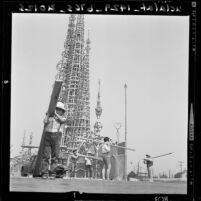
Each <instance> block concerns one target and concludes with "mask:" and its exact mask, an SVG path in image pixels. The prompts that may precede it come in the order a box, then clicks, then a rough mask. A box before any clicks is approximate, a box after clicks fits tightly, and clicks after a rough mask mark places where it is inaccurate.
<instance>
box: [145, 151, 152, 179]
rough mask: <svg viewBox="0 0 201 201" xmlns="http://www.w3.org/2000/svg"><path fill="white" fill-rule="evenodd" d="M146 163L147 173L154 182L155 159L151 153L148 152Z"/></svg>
mask: <svg viewBox="0 0 201 201" xmlns="http://www.w3.org/2000/svg"><path fill="white" fill-rule="evenodd" d="M144 163H145V164H146V165H147V173H148V177H149V181H150V182H153V169H152V166H153V160H152V158H151V156H150V155H148V154H146V158H145V159H144Z"/></svg>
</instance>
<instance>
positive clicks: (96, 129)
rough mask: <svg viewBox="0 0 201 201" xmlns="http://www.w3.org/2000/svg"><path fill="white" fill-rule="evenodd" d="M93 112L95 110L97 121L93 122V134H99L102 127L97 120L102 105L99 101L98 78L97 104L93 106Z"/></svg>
mask: <svg viewBox="0 0 201 201" xmlns="http://www.w3.org/2000/svg"><path fill="white" fill-rule="evenodd" d="M95 112H96V117H97V121H96V123H95V124H94V134H95V135H100V131H101V130H102V128H103V126H102V124H101V122H100V121H99V120H100V116H101V114H102V107H101V101H100V80H99V81H98V97H97V105H96V108H95Z"/></svg>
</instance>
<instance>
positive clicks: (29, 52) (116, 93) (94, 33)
mask: <svg viewBox="0 0 201 201" xmlns="http://www.w3.org/2000/svg"><path fill="white" fill-rule="evenodd" d="M12 17H13V20H12V69H11V70H12V78H11V82H12V85H11V145H12V154H11V156H15V155H18V154H19V152H20V150H21V147H20V146H21V144H22V139H23V135H24V132H26V144H28V138H29V135H30V134H31V132H33V145H39V143H40V139H41V135H42V130H43V119H44V117H45V113H46V111H47V109H48V104H49V100H50V96H51V92H52V85H53V83H54V80H55V76H56V74H57V70H56V65H57V63H58V62H59V61H60V59H61V53H62V51H63V50H64V41H65V38H66V34H67V28H68V20H69V15H66V14H13V16H12ZM88 30H89V31H90V34H89V35H90V40H91V52H90V95H91V97H90V98H91V99H90V102H91V104H90V106H91V128H93V125H94V123H95V121H96V117H95V107H96V101H97V93H98V80H99V79H100V81H101V87H100V88H101V104H102V108H103V113H102V116H101V122H102V124H103V129H102V135H103V136H109V137H111V138H112V139H116V129H115V128H114V124H115V123H116V122H120V123H121V124H122V126H121V128H120V130H119V131H120V141H123V140H124V130H125V126H124V115H125V110H124V98H125V97H124V93H125V91H124V84H125V83H126V84H127V120H128V121H127V139H128V145H127V146H128V147H130V148H134V149H136V151H135V152H131V151H128V152H127V153H128V171H130V170H131V169H132V168H133V166H137V163H138V161H139V160H140V159H142V158H143V157H144V156H145V154H150V155H151V156H157V155H161V154H165V153H169V152H174V154H172V155H169V156H166V157H162V158H158V159H156V160H155V163H154V172H155V174H158V173H162V172H165V173H167V172H168V171H169V170H171V172H172V173H176V172H178V171H179V170H180V168H179V166H178V165H179V163H178V161H184V166H183V168H185V167H186V166H187V117H188V114H187V111H188V108H187V106H188V43H189V42H188V41H189V18H188V17H187V16H182V17H181V16H168V17H167V16H134V15H132V16H118V15H116V16H112V15H108V16H107V15H85V39H86V38H87V36H88ZM131 162H133V165H131V164H130V163H131ZM142 166H143V164H142ZM143 168H144V166H143Z"/></svg>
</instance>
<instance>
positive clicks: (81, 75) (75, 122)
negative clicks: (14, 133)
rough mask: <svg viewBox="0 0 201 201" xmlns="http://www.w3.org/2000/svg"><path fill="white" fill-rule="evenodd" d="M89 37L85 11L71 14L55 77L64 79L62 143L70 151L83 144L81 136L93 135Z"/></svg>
mask: <svg viewBox="0 0 201 201" xmlns="http://www.w3.org/2000/svg"><path fill="white" fill-rule="evenodd" d="M89 52H90V40H89V38H88V39H87V40H86V43H85V40H84V15H74V14H72V15H70V17H69V25H68V30H67V37H66V40H65V43H64V51H63V52H62V59H61V61H59V63H58V64H57V70H58V73H57V75H56V79H60V80H63V84H62V88H61V92H60V95H59V101H62V102H63V103H64V104H65V108H66V117H67V121H66V123H65V125H64V131H63V134H62V140H61V146H63V147H66V148H67V149H68V151H69V152H71V151H72V150H73V149H77V148H79V147H80V145H81V143H82V141H80V140H79V139H78V138H79V137H88V136H89V135H90V104H89V99H90V93H89Z"/></svg>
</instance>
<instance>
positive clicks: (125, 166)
mask: <svg viewBox="0 0 201 201" xmlns="http://www.w3.org/2000/svg"><path fill="white" fill-rule="evenodd" d="M124 89H125V147H127V94H126V90H127V84H125V85H124ZM124 168H125V169H124V179H125V180H127V150H126V149H125V165H124Z"/></svg>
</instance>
